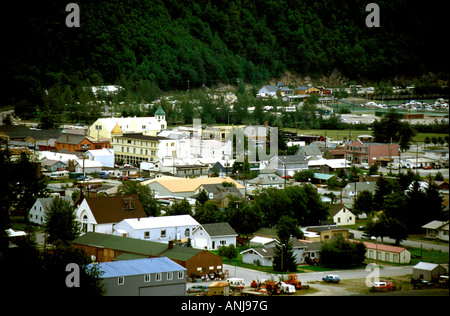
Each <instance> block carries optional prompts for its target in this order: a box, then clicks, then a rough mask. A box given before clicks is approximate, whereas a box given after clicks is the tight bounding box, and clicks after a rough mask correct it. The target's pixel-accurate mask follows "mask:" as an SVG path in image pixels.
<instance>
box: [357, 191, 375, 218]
mask: <svg viewBox="0 0 450 316" xmlns="http://www.w3.org/2000/svg"><path fill="white" fill-rule="evenodd" d="M353 211H354V212H353V213H354V214H355V215H358V214H364V213H365V214H367V215H370V213H372V211H373V194H372V193H371V192H370V191H367V190H365V191H362V192H361V193H360V194H359V195H358V197H357V198H356V200H355V202H353Z"/></svg>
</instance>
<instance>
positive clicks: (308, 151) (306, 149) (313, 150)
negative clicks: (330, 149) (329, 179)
mask: <svg viewBox="0 0 450 316" xmlns="http://www.w3.org/2000/svg"><path fill="white" fill-rule="evenodd" d="M297 155H302V156H305V157H311V156H320V157H322V152H321V151H320V149H319V147H317V145H316V144H311V145H307V146H302V147H300V148H299V149H298V150H297Z"/></svg>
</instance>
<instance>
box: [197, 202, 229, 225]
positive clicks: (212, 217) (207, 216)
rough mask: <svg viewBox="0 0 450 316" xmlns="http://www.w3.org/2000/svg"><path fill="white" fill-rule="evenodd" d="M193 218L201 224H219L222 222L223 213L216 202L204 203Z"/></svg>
mask: <svg viewBox="0 0 450 316" xmlns="http://www.w3.org/2000/svg"><path fill="white" fill-rule="evenodd" d="M194 218H195V220H197V221H198V222H199V223H202V224H209V223H221V222H223V213H222V211H221V210H220V209H219V204H218V203H217V202H215V201H206V202H205V204H204V205H202V206H199V207H198V208H197V210H196V212H195V214H194Z"/></svg>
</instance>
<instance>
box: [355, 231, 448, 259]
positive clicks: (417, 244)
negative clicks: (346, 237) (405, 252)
mask: <svg viewBox="0 0 450 316" xmlns="http://www.w3.org/2000/svg"><path fill="white" fill-rule="evenodd" d="M350 232H351V233H353V234H354V236H355V239H361V235H362V233H363V232H361V231H358V230H350ZM367 241H369V242H374V241H372V240H370V239H369V240H367ZM380 241H381V238H378V242H380ZM383 241H384V242H387V243H395V240H394V239H390V238H387V237H384V238H383ZM400 246H408V247H415V248H420V247H422V249H429V250H430V249H434V250H440V251H442V252H447V253H448V252H449V245H448V244H447V245H440V244H433V243H427V242H420V241H414V240H404V241H402V242H400Z"/></svg>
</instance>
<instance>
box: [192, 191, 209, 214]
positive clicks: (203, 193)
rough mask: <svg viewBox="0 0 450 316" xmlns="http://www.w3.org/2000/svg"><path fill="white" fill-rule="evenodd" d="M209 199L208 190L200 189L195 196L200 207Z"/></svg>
mask: <svg viewBox="0 0 450 316" xmlns="http://www.w3.org/2000/svg"><path fill="white" fill-rule="evenodd" d="M208 200H209V196H208V192H206V190H203V189H202V190H200V192H199V193H198V194H197V196H196V197H195V207H196V208H197V209H198V208H200V207H202V206H203V205H205V203H206V202H207V201H208Z"/></svg>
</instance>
